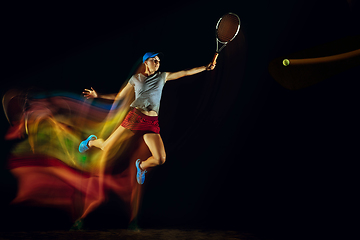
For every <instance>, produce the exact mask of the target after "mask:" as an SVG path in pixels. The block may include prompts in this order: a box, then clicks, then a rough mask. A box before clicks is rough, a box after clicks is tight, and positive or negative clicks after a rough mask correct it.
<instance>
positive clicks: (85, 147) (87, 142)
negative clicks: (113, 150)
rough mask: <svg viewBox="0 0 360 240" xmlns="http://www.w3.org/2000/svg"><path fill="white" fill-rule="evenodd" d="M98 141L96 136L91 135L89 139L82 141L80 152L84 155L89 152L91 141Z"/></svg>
mask: <svg viewBox="0 0 360 240" xmlns="http://www.w3.org/2000/svg"><path fill="white" fill-rule="evenodd" d="M95 139H97V137H96V136H95V135H90V136H89V137H88V138H87V139H85V140H84V141H82V142H81V143H80V145H79V152H81V153H83V152H85V151H87V150H89V145H88V144H89V141H90V140H95Z"/></svg>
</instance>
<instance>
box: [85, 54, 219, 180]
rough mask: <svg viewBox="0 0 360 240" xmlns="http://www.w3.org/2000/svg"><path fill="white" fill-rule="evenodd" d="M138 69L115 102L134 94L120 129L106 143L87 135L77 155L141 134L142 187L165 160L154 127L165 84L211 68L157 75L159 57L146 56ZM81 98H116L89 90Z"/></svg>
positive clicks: (139, 175) (139, 167)
mask: <svg viewBox="0 0 360 240" xmlns="http://www.w3.org/2000/svg"><path fill="white" fill-rule="evenodd" d="M142 67H143V68H142V70H141V71H140V73H136V74H135V75H133V76H132V77H131V78H130V80H129V82H128V84H127V85H126V86H125V87H124V89H123V90H122V91H121V92H120V93H119V95H118V97H119V98H123V97H124V96H125V95H126V94H128V93H129V92H130V93H131V92H134V93H135V100H134V101H133V102H132V103H131V105H130V107H133V109H132V110H131V111H130V112H129V113H128V115H127V116H126V117H125V119H124V120H123V122H122V123H121V125H120V126H119V127H118V128H117V129H116V130H115V131H114V132H113V133H112V134H111V135H110V136H109V138H108V139H106V140H103V139H97V137H96V136H95V135H90V136H89V137H88V138H87V139H86V140H84V141H83V142H81V144H80V146H79V151H80V152H84V151H86V150H88V149H89V148H90V147H97V148H100V149H102V150H107V149H108V148H109V147H110V146H111V145H112V144H113V143H114V142H115V141H116V139H118V138H119V137H120V136H122V135H123V134H128V135H127V136H131V135H134V134H135V132H138V131H141V133H143V138H144V141H145V143H146V145H147V146H148V148H149V150H150V152H151V154H152V156H151V157H149V158H148V159H146V160H145V161H141V160H140V159H138V160H137V161H136V163H135V164H136V169H137V174H136V179H137V182H138V183H139V184H143V183H144V181H145V173H146V169H147V168H149V167H155V166H157V165H161V164H164V163H165V160H166V153H165V148H164V144H163V141H162V139H161V136H160V128H159V123H158V113H159V107H160V99H161V94H162V90H163V87H164V85H165V83H166V82H167V81H170V80H175V79H179V78H182V77H185V76H190V75H194V74H197V73H200V72H203V71H205V70H213V69H214V68H215V65H213V64H212V63H210V64H208V65H207V66H202V67H197V68H193V69H190V70H184V71H179V72H158V69H159V67H160V58H159V53H154V52H148V53H145V54H144V56H143V61H142ZM83 94H84V97H87V98H105V99H111V100H115V97H116V94H110V95H99V94H98V93H97V92H96V91H95V90H94V89H93V88H91V89H85V92H83Z"/></svg>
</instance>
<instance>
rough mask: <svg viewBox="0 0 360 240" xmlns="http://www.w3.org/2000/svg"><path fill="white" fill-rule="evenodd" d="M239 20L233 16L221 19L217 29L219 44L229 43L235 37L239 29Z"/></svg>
mask: <svg viewBox="0 0 360 240" xmlns="http://www.w3.org/2000/svg"><path fill="white" fill-rule="evenodd" d="M239 23H240V22H239V18H238V17H237V16H236V15H234V14H227V15H225V16H223V17H222V19H221V20H220V23H219V25H218V28H217V37H218V39H219V40H220V41H221V42H229V41H231V40H232V39H233V38H234V36H235V35H236V33H237V31H238V28H239Z"/></svg>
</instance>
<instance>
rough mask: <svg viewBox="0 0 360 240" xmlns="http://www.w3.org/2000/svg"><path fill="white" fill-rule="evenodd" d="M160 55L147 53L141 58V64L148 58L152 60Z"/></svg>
mask: <svg viewBox="0 0 360 240" xmlns="http://www.w3.org/2000/svg"><path fill="white" fill-rule="evenodd" d="M159 54H160V53H156V52H147V53H145V54H144V56H143V62H145V61H146V60H148V59H149V58H153V57H156V56H157V55H159Z"/></svg>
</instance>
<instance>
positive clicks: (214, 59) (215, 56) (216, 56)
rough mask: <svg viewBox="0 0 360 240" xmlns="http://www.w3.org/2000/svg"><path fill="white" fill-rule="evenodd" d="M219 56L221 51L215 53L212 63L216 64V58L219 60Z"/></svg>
mask: <svg viewBox="0 0 360 240" xmlns="http://www.w3.org/2000/svg"><path fill="white" fill-rule="evenodd" d="M218 56H219V53H215V55H214V58H213V60H212V65H215V64H216V60H217V58H218Z"/></svg>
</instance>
